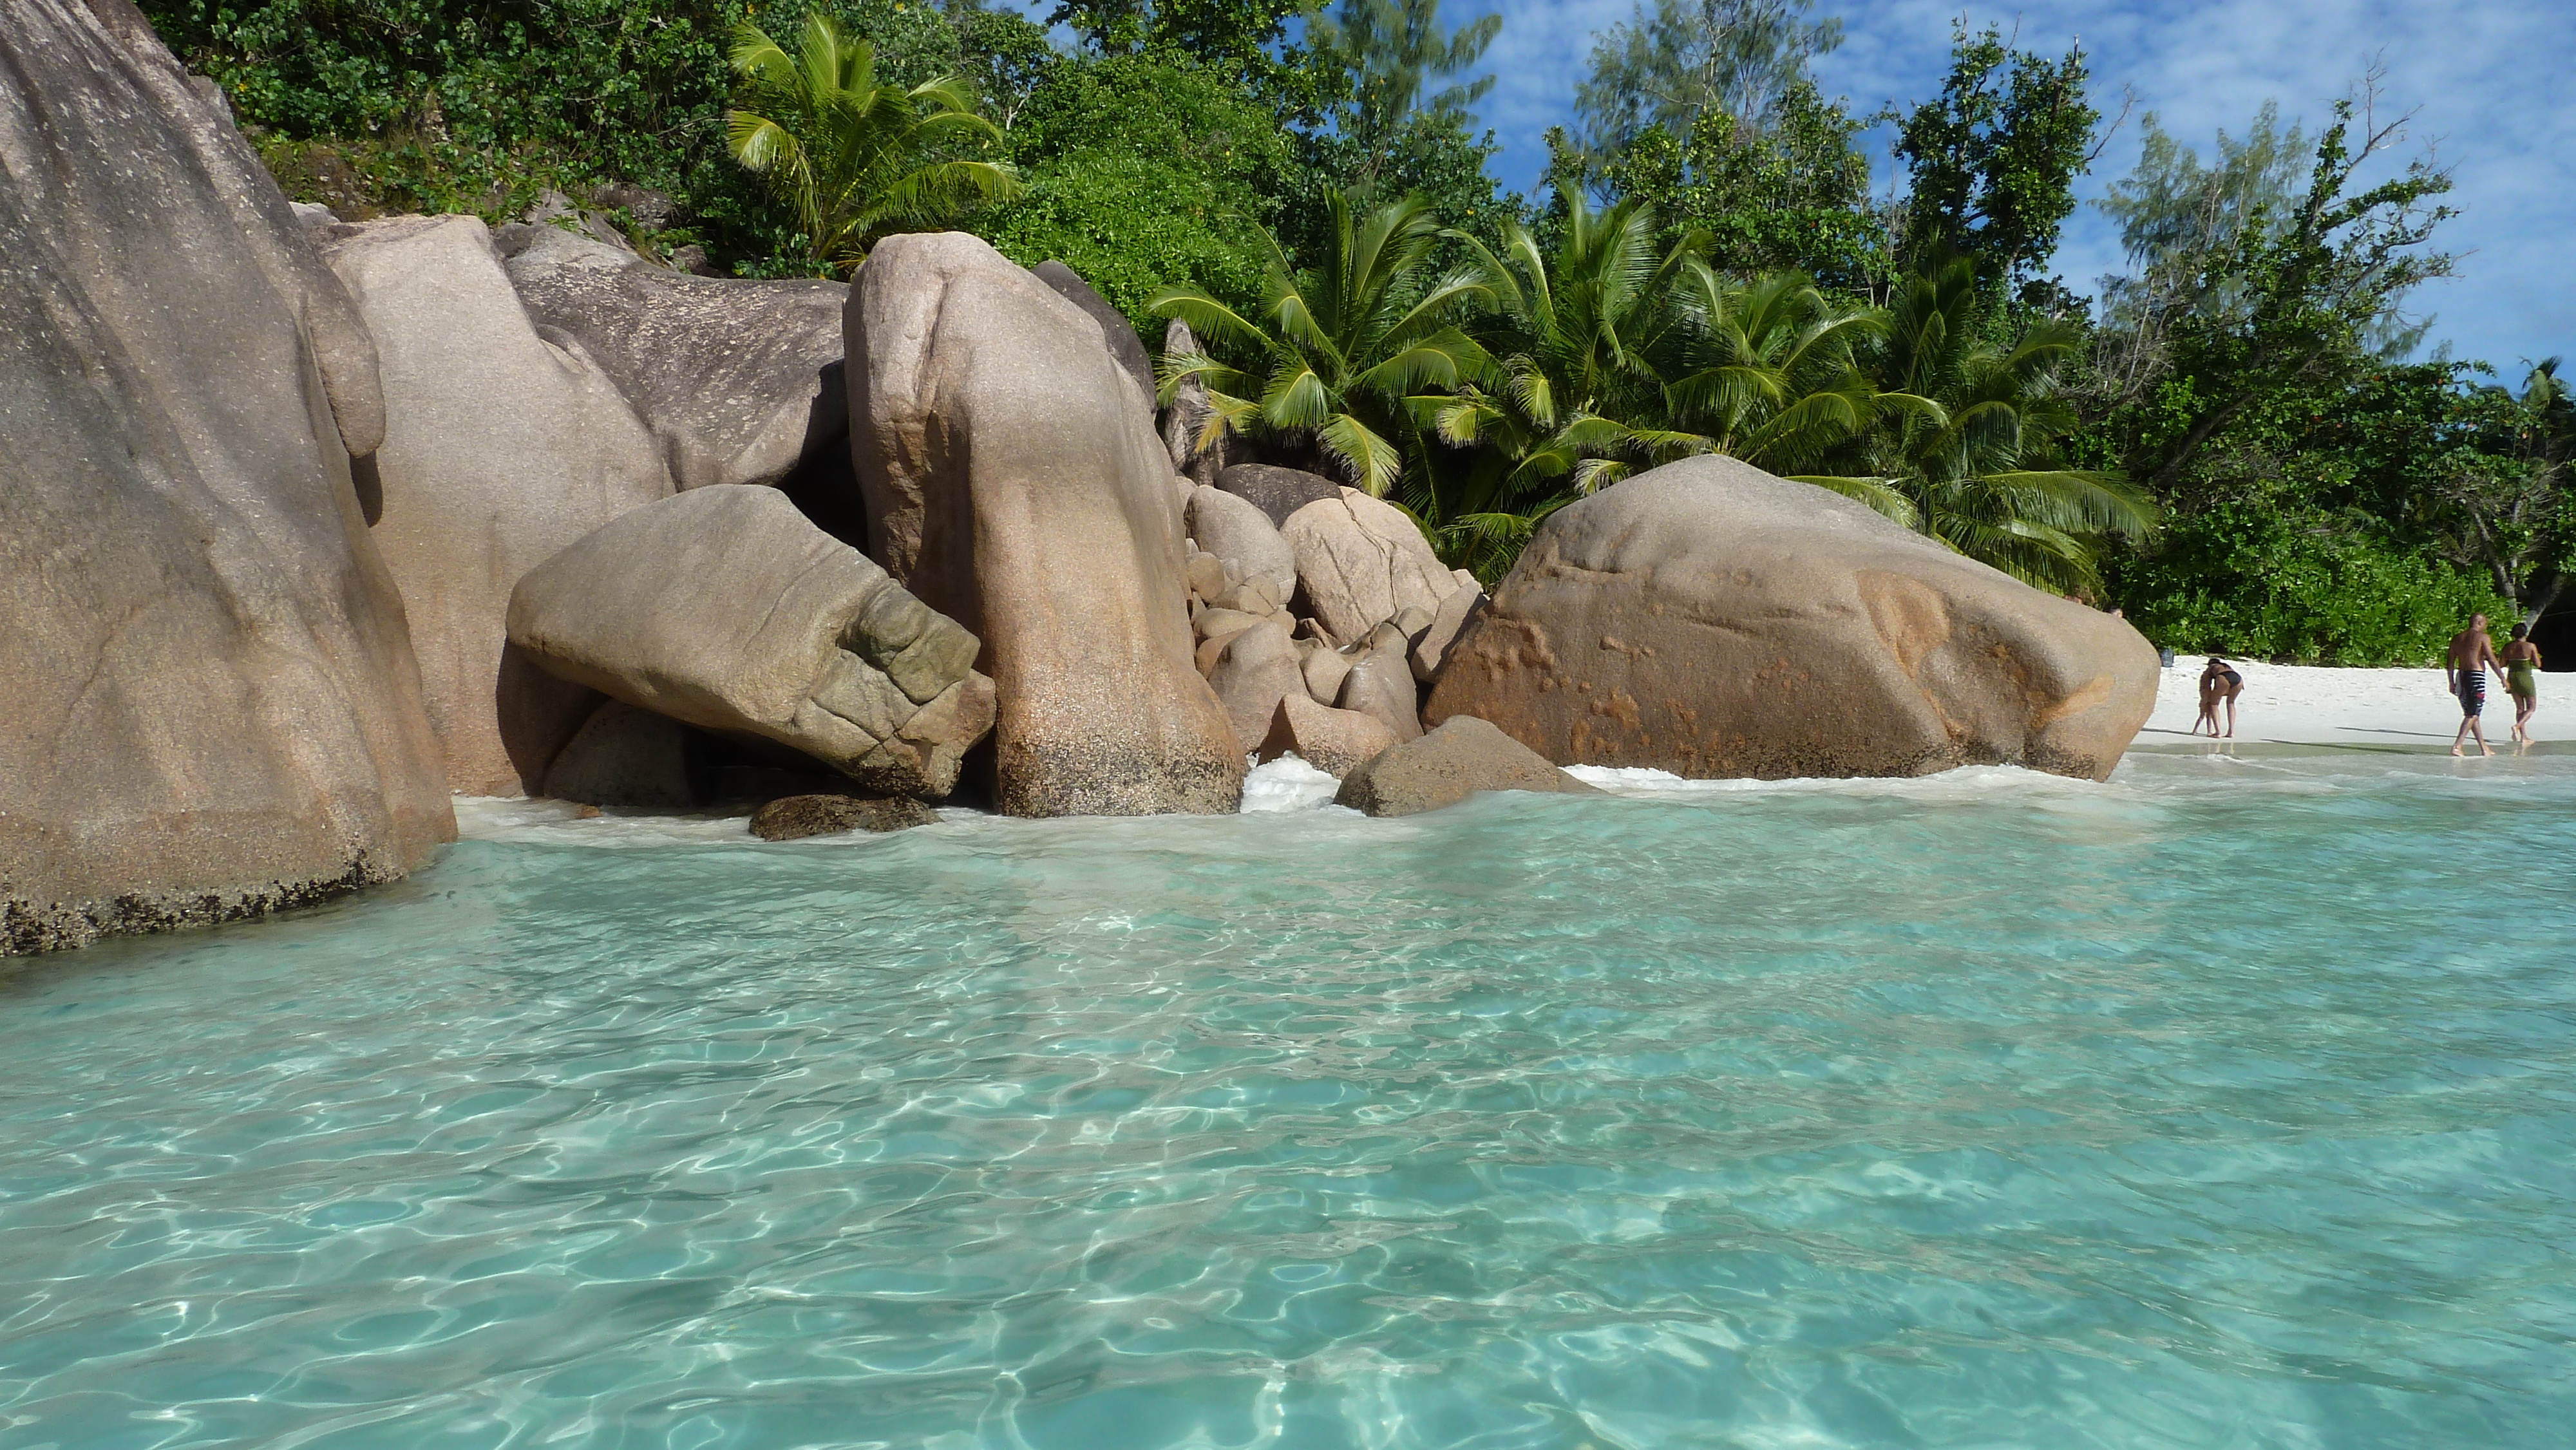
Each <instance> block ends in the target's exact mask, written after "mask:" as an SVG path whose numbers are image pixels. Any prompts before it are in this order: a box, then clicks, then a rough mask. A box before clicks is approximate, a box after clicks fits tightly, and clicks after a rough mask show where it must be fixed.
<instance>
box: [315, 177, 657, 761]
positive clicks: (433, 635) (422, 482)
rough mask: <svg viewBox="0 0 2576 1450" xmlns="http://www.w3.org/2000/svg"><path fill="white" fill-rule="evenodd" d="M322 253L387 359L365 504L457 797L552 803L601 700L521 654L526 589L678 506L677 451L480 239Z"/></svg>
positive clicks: (365, 230)
mask: <svg viewBox="0 0 2576 1450" xmlns="http://www.w3.org/2000/svg"><path fill="white" fill-rule="evenodd" d="M312 235H313V239H314V242H315V245H316V246H317V247H318V248H319V249H320V251H321V254H322V257H323V259H324V260H325V261H326V262H328V263H329V264H330V266H331V269H332V270H333V271H334V272H336V273H338V274H339V277H340V279H341V281H342V282H344V283H346V284H347V286H348V288H349V292H350V295H351V296H353V297H355V298H356V299H357V303H358V309H359V311H360V313H361V314H362V315H363V316H364V317H365V319H366V323H367V326H368V329H369V331H370V332H371V333H372V334H373V335H374V337H375V340H376V348H377V351H378V354H379V356H380V357H381V358H382V360H383V367H382V376H383V379H384V392H385V399H386V424H385V442H384V446H383V447H382V448H380V449H378V450H377V451H376V454H375V457H374V458H373V459H372V460H371V461H370V462H369V463H367V464H365V465H362V466H361V467H360V469H359V482H360V491H361V497H362V499H363V500H364V502H365V505H366V508H367V513H368V517H369V522H370V523H371V524H373V526H374V527H373V530H372V532H373V533H374V536H375V541H376V547H377V549H378V550H379V551H380V552H381V553H382V554H383V555H384V558H385V563H386V564H387V566H388V567H390V568H391V569H392V570H393V575H394V581H395V583H396V584H398V585H399V586H400V587H401V589H402V596H403V606H404V609H405V611H406V612H407V613H408V614H409V616H410V619H411V640H412V650H413V652H414V653H415V654H416V655H417V656H418V657H419V659H420V672H421V682H422V685H423V687H424V688H425V689H426V691H427V696H428V702H429V718H430V723H431V724H432V725H433V726H434V727H436V729H437V731H438V738H439V743H440V745H441V747H442V748H443V749H444V751H445V754H446V760H447V781H448V785H449V787H450V788H451V789H454V790H456V791H459V792H462V793H464V794H467V795H503V796H511V795H520V794H523V793H530V792H536V791H538V790H540V789H541V787H542V785H543V783H544V780H545V774H546V768H547V766H548V765H549V764H550V763H551V762H552V761H553V759H554V755H555V752H556V751H557V750H559V749H561V748H562V747H563V745H564V743H565V742H566V741H567V740H569V739H570V738H571V737H572V734H573V732H574V731H576V730H578V729H580V728H581V725H582V722H583V721H584V720H585V719H587V718H588V717H589V715H590V713H591V712H592V711H593V710H594V709H596V708H597V707H598V705H599V697H598V695H596V694H595V693H593V692H591V691H590V690H587V689H583V688H581V687H579V686H576V685H570V684H567V683H565V682H563V681H561V680H558V679H555V678H554V677H552V676H550V675H548V674H546V673H545V672H544V671H542V670H538V669H535V668H533V667H532V666H530V665H529V664H528V662H527V661H526V660H524V659H522V658H519V657H518V656H516V655H515V654H512V653H510V652H509V651H508V650H507V649H506V648H505V646H506V645H507V643H508V639H507V629H506V627H505V622H504V616H505V615H506V614H507V613H508V611H509V607H510V590H511V589H512V588H513V587H514V586H516V585H517V584H518V582H519V576H520V575H522V574H524V573H526V572H527V571H528V570H530V569H532V568H534V567H536V566H537V565H539V564H542V563H544V562H545V561H546V560H547V559H549V558H552V557H553V556H554V555H555V553H556V552H557V551H558V550H561V549H562V548H564V547H565V546H566V545H568V544H570V543H572V542H573V541H574V540H576V539H578V538H580V537H581V536H582V535H584V534H587V533H589V532H590V531H591V530H593V529H595V528H598V527H599V526H600V525H601V524H604V523H607V522H608V521H609V520H611V519H613V518H616V517H617V516H618V515H620V514H623V513H625V512H627V511H628V510H629V509H634V508H639V507H641V506H643V505H645V504H648V503H651V502H652V501H653V500H655V499H657V498H663V497H666V496H667V495H669V493H670V492H671V480H670V477H669V475H668V474H667V473H666V472H664V470H663V465H662V455H661V451H660V449H659V448H657V447H656V446H655V444H654V440H653V437H652V435H651V434H650V433H648V432H646V431H645V428H644V425H643V424H642V423H641V422H640V421H638V420H637V418H636V416H635V412H634V410H633V409H632V408H630V407H628V406H627V404H626V400H625V398H624V397H622V396H621V395H620V394H619V392H618V390H617V388H616V386H615V385H614V384H613V383H612V382H611V381H610V379H609V378H608V377H607V376H606V375H605V374H603V373H602V372H601V371H600V370H599V368H597V367H596V366H594V365H593V363H592V360H591V358H590V357H589V355H588V354H587V353H586V352H585V351H583V349H582V348H581V347H580V345H579V344H577V343H571V342H570V341H569V340H568V339H564V340H548V339H547V338H545V337H542V336H540V335H539V333H538V330H537V328H536V327H535V326H534V325H532V324H531V323H530V322H529V320H528V314H527V312H526V310H525V309H523V308H522V307H521V306H520V305H519V298H518V296H517V294H516V293H514V292H513V291H512V290H511V288H510V279H509V277H508V276H507V275H505V274H504V273H503V272H502V270H501V260H500V258H499V256H498V255H496V254H495V253H494V251H493V248H492V241H491V236H490V234H489V233H488V232H486V231H485V230H484V227H483V223H482V222H481V221H479V220H477V219H475V218H473V217H470V216H437V217H422V216H406V217H388V218H386V219H384V220H382V221H372V222H357V223H351V224H346V225H340V226H332V227H325V228H321V229H319V230H316V231H315V232H314V233H313V234H312ZM567 239H568V240H576V239H572V238H569V237H568V238H567ZM580 244H581V245H584V246H593V247H595V246H598V245H599V244H598V243H596V242H582V243H580ZM617 255H619V256H621V257H625V258H626V259H627V260H629V261H633V260H634V258H633V257H632V256H631V255H630V254H628V253H624V252H620V253H618V254H617Z"/></svg>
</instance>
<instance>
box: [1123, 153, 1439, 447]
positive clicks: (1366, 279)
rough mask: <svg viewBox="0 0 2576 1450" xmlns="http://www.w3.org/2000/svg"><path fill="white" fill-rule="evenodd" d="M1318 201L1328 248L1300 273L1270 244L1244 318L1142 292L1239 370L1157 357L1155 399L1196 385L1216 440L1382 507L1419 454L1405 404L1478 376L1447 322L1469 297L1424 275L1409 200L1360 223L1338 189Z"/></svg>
mask: <svg viewBox="0 0 2576 1450" xmlns="http://www.w3.org/2000/svg"><path fill="white" fill-rule="evenodd" d="M1324 200H1325V207H1326V212H1327V215H1328V216H1329V217H1330V218H1331V227H1330V229H1329V232H1328V236H1329V238H1330V241H1329V243H1328V245H1327V246H1326V247H1325V248H1324V250H1323V253H1322V255H1321V256H1319V257H1318V258H1317V259H1316V262H1315V265H1314V266H1312V267H1304V268H1300V267H1297V266H1295V265H1294V264H1293V263H1291V262H1290V261H1289V259H1288V254H1287V253H1286V252H1285V251H1284V250H1281V249H1279V248H1277V247H1275V246H1274V247H1273V249H1272V252H1271V258H1270V267H1269V270H1268V272H1267V274H1266V275H1265V276H1264V277H1263V280H1262V298H1261V307H1260V309H1259V311H1258V312H1257V313H1255V314H1253V315H1251V316H1246V315H1245V314H1243V313H1241V312H1238V311H1236V310H1235V309H1234V308H1231V307H1228V306H1226V305H1225V304H1224V302H1222V301H1221V300H1219V299H1218V298H1216V297H1214V296H1212V295H1210V294H1209V293H1208V292H1207V291H1206V290H1205V289H1204V288H1201V287H1197V286H1194V285H1191V284H1188V283H1181V284H1177V285H1174V286H1172V287H1169V288H1166V289H1164V290H1163V291H1162V292H1160V293H1158V294H1156V296H1155V298H1154V303H1153V306H1154V310H1155V311H1156V312H1158V313H1162V314H1165V315H1168V316H1172V317H1177V318H1179V319H1180V320H1181V321H1183V322H1186V323H1188V324H1189V325H1190V328H1191V330H1192V331H1194V332H1196V333H1197V334H1198V335H1199V336H1201V337H1203V338H1206V339H1207V340H1208V341H1209V342H1210V343H1211V344H1213V345H1214V346H1216V347H1217V348H1220V349H1227V350H1231V351H1233V352H1234V353H1235V355H1237V356H1243V357H1248V358H1250V359H1251V360H1252V361H1251V362H1250V363H1248V364H1247V365H1246V366H1245V367H1242V368H1235V367H1229V366H1227V365H1226V364H1224V363H1222V362H1219V361H1217V360H1216V358H1215V357H1213V356H1209V355H1196V356H1184V357H1180V358H1167V359H1166V360H1165V374H1166V380H1165V389H1166V391H1167V392H1168V391H1169V389H1170V388H1171V387H1172V386H1174V385H1177V384H1178V383H1180V382H1181V381H1183V380H1184V379H1189V378H1196V379H1198V380H1199V381H1201V382H1202V383H1205V384H1207V385H1208V401H1209V403H1210V404H1211V406H1212V407H1213V408H1214V409H1215V412H1216V416H1217V418H1218V419H1219V420H1220V421H1221V422H1222V423H1223V424H1224V425H1225V426H1226V427H1227V428H1228V429H1231V430H1232V431H1234V432H1237V433H1245V434H1250V435H1253V436H1255V437H1259V438H1262V439H1265V440H1267V441H1268V442H1270V443H1271V444H1273V445H1274V446H1275V447H1278V448H1281V449H1283V450H1287V451H1290V452H1292V453H1296V454H1302V455H1306V456H1304V457H1301V458H1300V459H1299V461H1300V462H1301V463H1304V464H1306V465H1307V466H1311V467H1315V468H1318V469H1320V470H1322V471H1324V472H1327V473H1330V474H1334V475H1337V476H1339V477H1341V478H1343V479H1345V480H1347V481H1348V482H1349V483H1350V484H1351V485H1353V486H1355V487H1358V488H1362V489H1365V490H1367V491H1368V492H1370V493H1372V494H1378V495H1381V496H1382V495H1384V494H1385V493H1386V492H1387V490H1388V489H1389V488H1390V487H1392V486H1393V485H1394V484H1395V482H1396V480H1397V479H1398V478H1400V477H1401V476H1402V475H1403V473H1404V468H1405V461H1406V460H1407V459H1408V458H1411V459H1414V460H1417V465H1416V466H1417V467H1419V463H1418V460H1420V459H1421V458H1422V457H1423V455H1424V447H1423V443H1422V440H1421V437H1420V430H1419V429H1418V428H1417V427H1416V426H1415V423H1414V417H1413V409H1412V406H1411V402H1410V400H1411V399H1412V398H1414V397H1415V396H1417V395H1418V394H1421V393H1423V392H1425V391H1427V390H1433V389H1437V390H1439V391H1443V392H1446V391H1450V390H1454V389H1455V388H1457V387H1458V386H1459V385H1460V384H1461V383H1462V382H1464V381H1465V380H1466V379H1467V378H1469V377H1472V376H1475V375H1476V374H1478V373H1479V372H1482V371H1483V370H1484V369H1485V367H1486V361H1485V357H1484V353H1483V350H1482V349H1480V348H1478V347H1477V346H1476V344H1475V343H1474V342H1473V341H1472V340H1471V339H1469V338H1468V337H1467V335H1466V334H1465V333H1464V332H1462V331H1460V330H1459V328H1458V326H1457V325H1456V322H1455V321H1454V317H1455V314H1456V313H1457V311H1458V310H1459V309H1460V308H1461V307H1462V306H1466V305H1472V304H1473V302H1474V301H1475V300H1476V294H1477V288H1476V285H1475V283H1474V281H1473V280H1472V279H1471V278H1468V277H1465V276H1461V275H1448V276H1442V275H1437V274H1435V273H1434V272H1433V270H1432V266H1431V263H1432V253H1433V251H1434V249H1435V247H1436V245H1437V243H1438V241H1439V239H1440V238H1439V230H1440V224H1439V223H1438V222H1437V221H1435V220H1434V219H1433V218H1432V217H1431V215H1430V211H1429V208H1428V207H1426V206H1425V205H1424V203H1423V202H1422V200H1421V199H1420V198H1419V197H1407V198H1404V199H1403V200H1400V201H1394V202H1389V203H1388V204H1387V205H1385V206H1383V207H1381V208H1379V209H1378V210H1377V211H1375V212H1373V213H1369V214H1365V215H1363V214H1361V213H1360V212H1358V210H1357V209H1356V208H1354V207H1353V206H1352V205H1351V204H1350V202H1349V200H1348V199H1347V198H1346V197H1344V196H1343V195H1342V193H1340V192H1338V191H1334V192H1330V193H1327V194H1326V196H1325V199H1324ZM1247 383H1250V384H1257V385H1258V386H1259V388H1260V393H1259V396H1258V397H1257V398H1256V397H1250V396H1243V393H1245V392H1248V391H1249V389H1246V388H1244V387H1243V384H1247Z"/></svg>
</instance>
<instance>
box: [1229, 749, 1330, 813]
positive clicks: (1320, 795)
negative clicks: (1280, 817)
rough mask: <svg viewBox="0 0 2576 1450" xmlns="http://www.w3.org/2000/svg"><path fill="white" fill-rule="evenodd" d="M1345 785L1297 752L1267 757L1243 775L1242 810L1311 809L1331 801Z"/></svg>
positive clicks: (1260, 811) (1256, 811)
mask: <svg viewBox="0 0 2576 1450" xmlns="http://www.w3.org/2000/svg"><path fill="white" fill-rule="evenodd" d="M1341 788H1342V783H1341V781H1340V780H1338V779H1336V778H1334V777H1333V776H1331V775H1327V774H1326V773H1324V772H1323V771H1321V770H1319V769H1317V768H1316V767H1314V766H1311V765H1308V764H1307V763H1306V762H1305V761H1303V760H1301V759H1299V758H1298V757H1296V756H1295V755H1283V756H1281V757H1279V758H1278V759H1277V760H1265V761H1263V762H1262V763H1260V764H1259V765H1256V766H1254V767H1253V768H1252V773H1251V774H1250V775H1247V776H1245V777H1244V778H1243V807H1242V810H1243V814H1245V815H1247V816H1249V815H1267V814H1275V813H1277V812H1280V811H1309V810H1313V809H1315V808H1316V807H1318V806H1325V805H1330V804H1332V801H1333V793H1334V792H1335V791H1338V790H1340V789H1341Z"/></svg>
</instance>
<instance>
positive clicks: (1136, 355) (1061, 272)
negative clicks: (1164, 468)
mask: <svg viewBox="0 0 2576 1450" xmlns="http://www.w3.org/2000/svg"><path fill="white" fill-rule="evenodd" d="M1029 275H1030V276H1032V277H1035V278H1037V279H1038V280H1039V281H1041V282H1044V283H1045V284H1047V285H1048V286H1049V287H1052V288H1054V289H1055V293H1056V295H1057V296H1058V297H1061V298H1063V299H1064V300H1065V301H1067V302H1070V303H1072V304H1073V305H1074V306H1076V307H1079V308H1081V309H1082V311H1083V315H1084V316H1086V317H1089V318H1090V319H1091V320H1092V321H1094V322H1097V323H1099V324H1100V340H1101V341H1102V342H1103V343H1105V344H1107V345H1108V348H1109V355H1110V356H1111V357H1113V358H1116V359H1117V360H1118V366H1119V367H1121V368H1123V369H1125V370H1126V373H1127V376H1129V377H1131V378H1134V379H1135V380H1136V391H1137V392H1139V393H1142V394H1144V396H1145V412H1146V416H1147V417H1148V418H1150V417H1152V415H1153V412H1154V360H1153V359H1152V358H1150V357H1147V356H1146V355H1145V339H1143V338H1141V337H1138V336H1137V335H1136V324H1134V323H1132V322H1130V321H1128V320H1127V314H1126V313H1123V312H1121V311H1119V310H1118V309H1117V308H1115V307H1112V306H1110V305H1109V299H1108V298H1106V297H1103V296H1101V295H1100V294H1099V293H1097V292H1095V291H1093V290H1091V284H1090V283H1088V282H1085V281H1084V280H1082V274H1081V273H1080V272H1077V271H1075V270H1073V269H1072V268H1071V267H1068V266H1066V265H1065V264H1064V263H1062V262H1058V261H1055V260H1053V259H1052V258H1050V259H1049V260H1047V261H1044V262H1040V263H1038V264H1037V266H1036V267H1035V268H1033V269H1031V271H1030V273H1029Z"/></svg>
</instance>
